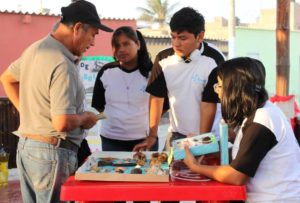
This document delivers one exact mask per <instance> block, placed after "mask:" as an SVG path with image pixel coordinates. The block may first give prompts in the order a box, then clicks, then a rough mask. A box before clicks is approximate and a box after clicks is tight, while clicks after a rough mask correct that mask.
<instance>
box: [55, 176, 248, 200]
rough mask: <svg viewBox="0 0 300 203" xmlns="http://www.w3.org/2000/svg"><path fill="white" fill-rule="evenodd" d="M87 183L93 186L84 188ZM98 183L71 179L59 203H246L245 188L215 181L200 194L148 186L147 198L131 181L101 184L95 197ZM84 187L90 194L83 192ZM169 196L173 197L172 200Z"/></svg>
mask: <svg viewBox="0 0 300 203" xmlns="http://www.w3.org/2000/svg"><path fill="white" fill-rule="evenodd" d="M213 182H215V181H213ZM89 183H92V184H91V185H87V184H89ZM97 183H98V182H91V181H76V180H75V179H74V176H70V177H69V178H68V179H67V181H66V182H65V183H64V184H63V185H62V187H61V195H60V198H61V200H62V201H126V200H130V201H147V200H148V201H149V200H152V201H159V200H160V201H178V200H185V201H189V200H204V201H205V200H246V187H245V186H236V185H226V184H221V183H217V182H216V183H217V184H218V185H208V186H207V187H206V188H199V190H200V191H197V186H192V187H193V190H191V186H188V185H190V184H187V185H185V184H182V185H176V186H174V187H173V188H172V183H171V185H169V186H168V187H166V183H162V184H161V183H148V184H150V185H152V184H153V187H154V186H155V190H151V189H147V195H146V196H145V195H144V193H140V192H139V191H137V188H136V187H137V185H140V184H139V183H136V184H132V182H130V185H127V184H126V183H124V187H122V188H116V187H109V185H106V186H105V185H103V186H104V187H101V194H99V195H97V194H98V193H99V187H95V185H96V184H97ZM110 183H113V182H110ZM127 183H129V182H127ZM189 183H190V182H189ZM122 185H123V184H120V185H119V186H122ZM142 185H147V183H142ZM224 186H226V187H228V186H230V187H231V188H233V189H234V191H228V190H224V188H223V187H224ZM83 188H84V190H88V191H89V192H88V193H85V192H83V191H84V190H83ZM138 189H139V190H141V189H143V188H140V187H139V188H138ZM120 190H122V192H120ZM199 192H201V193H202V194H201V197H199ZM91 194H93V195H91ZM128 194H134V198H132V195H131V196H130V195H129V196H128ZM216 194H217V195H216ZM169 197H172V199H170V198H169Z"/></svg>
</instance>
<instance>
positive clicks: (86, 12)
mask: <svg viewBox="0 0 300 203" xmlns="http://www.w3.org/2000/svg"><path fill="white" fill-rule="evenodd" d="M61 15H62V18H61V22H62V23H68V22H73V23H76V22H81V23H85V24H88V25H91V26H94V27H96V28H98V29H100V30H103V31H105V32H112V31H113V29H111V28H109V27H107V26H105V25H103V24H101V21H100V18H99V15H98V12H97V10H96V7H95V6H94V4H92V3H90V2H88V1H84V0H77V1H75V2H72V3H71V4H70V5H69V6H67V7H62V8H61Z"/></svg>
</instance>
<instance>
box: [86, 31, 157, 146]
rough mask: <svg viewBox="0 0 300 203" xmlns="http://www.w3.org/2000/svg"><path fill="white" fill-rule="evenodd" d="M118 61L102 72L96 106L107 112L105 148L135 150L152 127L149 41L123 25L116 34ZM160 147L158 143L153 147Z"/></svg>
mask: <svg viewBox="0 0 300 203" xmlns="http://www.w3.org/2000/svg"><path fill="white" fill-rule="evenodd" d="M112 48H113V55H114V57H115V59H116V61H115V62H112V63H109V64H106V65H104V66H103V68H102V69H101V70H100V71H99V73H98V75H97V78H96V81H95V86H94V93H93V99H92V107H94V108H96V109H97V110H98V111H99V112H104V113H105V115H106V117H107V119H104V120H102V125H101V135H100V136H101V140H102V150H103V151H132V150H133V148H134V146H135V145H136V144H138V143H140V142H142V141H143V140H144V139H145V138H146V136H147V131H148V128H149V119H148V113H149V107H148V99H149V94H148V93H147V92H145V88H146V86H147V82H148V77H149V74H150V71H151V68H152V61H151V59H150V57H149V54H148V51H147V47H146V44H145V40H144V38H143V36H142V34H141V33H140V32H139V31H135V30H134V29H133V28H131V27H128V26H123V27H120V28H118V29H116V30H115V31H114V33H113V36H112ZM157 149H158V143H157V142H156V144H155V145H154V146H153V147H152V150H157Z"/></svg>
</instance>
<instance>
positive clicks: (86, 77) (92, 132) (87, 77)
mask: <svg viewBox="0 0 300 203" xmlns="http://www.w3.org/2000/svg"><path fill="white" fill-rule="evenodd" d="M112 61H114V59H113V57H111V56H84V57H82V59H81V61H80V62H79V64H78V68H79V74H80V76H81V79H82V82H83V84H84V87H85V93H86V95H85V109H86V111H92V112H95V113H98V112H97V111H96V110H95V109H94V108H92V107H91V102H92V97H93V89H94V84H95V80H96V77H97V74H98V72H99V71H100V70H101V68H102V67H103V65H104V64H106V63H109V62H112ZM100 128H101V121H98V122H97V124H96V125H95V126H94V127H93V128H91V129H89V130H87V131H86V133H87V137H86V140H87V141H88V144H89V147H90V149H91V151H92V152H94V151H101V139H100V136H99V135H100Z"/></svg>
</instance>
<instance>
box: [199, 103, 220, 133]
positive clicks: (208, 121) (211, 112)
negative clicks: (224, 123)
mask: <svg viewBox="0 0 300 203" xmlns="http://www.w3.org/2000/svg"><path fill="white" fill-rule="evenodd" d="M216 109H217V104H216V103H209V102H201V104H200V116H201V119H200V120H201V121H200V133H201V134H202V133H207V132H211V128H212V126H213V123H214V119H215V114H216Z"/></svg>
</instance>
